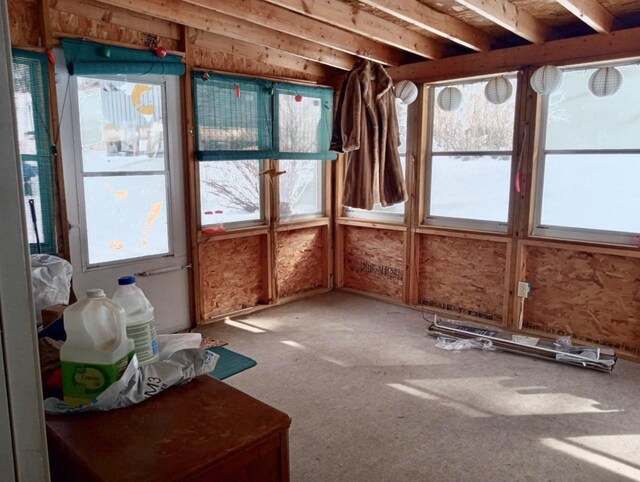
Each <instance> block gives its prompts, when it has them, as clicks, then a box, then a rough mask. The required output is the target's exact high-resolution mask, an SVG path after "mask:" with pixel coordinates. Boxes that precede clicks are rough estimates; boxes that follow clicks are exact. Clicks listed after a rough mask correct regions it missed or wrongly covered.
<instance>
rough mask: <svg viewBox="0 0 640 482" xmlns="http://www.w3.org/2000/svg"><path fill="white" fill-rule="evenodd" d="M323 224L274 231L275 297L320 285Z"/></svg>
mask: <svg viewBox="0 0 640 482" xmlns="http://www.w3.org/2000/svg"><path fill="white" fill-rule="evenodd" d="M323 229H326V228H323V227H314V228H306V229H298V230H292V231H283V232H279V233H277V238H276V250H277V251H276V276H277V279H278V296H279V297H280V298H285V297H287V296H291V295H295V294H298V293H302V292H304V291H309V290H312V289H314V288H320V287H322V273H323V270H325V268H326V267H325V266H323V265H322V248H323V246H322V231H323Z"/></svg>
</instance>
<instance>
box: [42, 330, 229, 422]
mask: <svg viewBox="0 0 640 482" xmlns="http://www.w3.org/2000/svg"><path fill="white" fill-rule="evenodd" d="M194 335H195V336H194ZM201 341H202V335H200V334H199V333H186V334H183V335H158V345H159V347H160V353H159V354H160V358H159V359H158V361H156V362H154V363H149V364H147V365H144V366H140V365H139V364H138V359H137V358H136V356H135V355H134V357H133V359H132V360H131V362H130V363H129V366H128V367H127V369H126V370H125V372H124V374H123V375H122V377H121V378H120V380H118V381H117V382H116V383H114V384H113V385H111V386H110V387H109V388H107V389H106V390H105V391H104V392H102V393H101V394H100V395H98V397H97V398H96V399H95V400H94V401H93V403H92V404H91V405H83V406H79V407H74V408H72V407H70V406H68V405H67V404H66V403H64V402H63V401H62V400H58V399H57V398H53V397H52V398H47V399H46V400H45V401H44V409H45V411H47V412H49V413H75V412H88V411H96V410H99V411H106V410H114V409H116V408H123V407H128V406H129V405H134V404H136V403H139V402H142V401H144V400H146V399H147V398H149V397H152V396H153V395H156V394H158V393H160V392H161V391H163V390H165V389H167V388H169V387H171V386H173V385H182V384H184V383H187V382H189V381H190V380H192V379H193V378H195V377H197V376H199V375H204V374H205V373H210V372H212V371H213V369H214V368H215V367H216V363H217V361H218V358H220V356H219V355H217V354H216V353H212V352H210V351H206V350H200V349H199V347H200V342H201Z"/></svg>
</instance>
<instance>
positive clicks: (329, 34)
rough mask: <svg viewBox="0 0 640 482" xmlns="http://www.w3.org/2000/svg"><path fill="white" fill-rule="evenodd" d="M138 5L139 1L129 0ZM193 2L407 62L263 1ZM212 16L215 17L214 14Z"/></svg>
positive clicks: (372, 56)
mask: <svg viewBox="0 0 640 482" xmlns="http://www.w3.org/2000/svg"><path fill="white" fill-rule="evenodd" d="M129 1H130V2H137V1H139V0H129ZM187 1H188V2H189V3H192V4H194V5H197V6H199V7H203V8H206V9H209V10H210V11H211V12H218V13H223V14H225V15H230V16H232V17H236V18H240V19H243V20H246V21H248V22H253V23H256V24H259V25H263V26H266V27H269V28H270V29H274V30H278V31H280V32H284V33H286V34H288V35H293V36H294V37H300V38H302V39H306V40H309V41H312V42H316V43H319V44H322V45H325V46H327V47H331V48H335V49H337V50H341V51H343V52H347V53H349V54H352V55H357V56H358V57H362V58H365V59H369V60H373V61H375V62H379V63H382V64H386V65H400V64H402V63H404V55H403V53H402V52H400V51H398V50H396V49H393V48H392V47H389V46H388V45H383V44H380V43H377V42H374V41H373V40H371V39H368V38H364V37H360V36H358V35H354V34H353V33H351V32H347V31H345V30H342V29H340V28H338V27H334V26H332V25H328V24H325V23H323V22H319V21H317V20H314V19H311V18H309V17H305V16H304V15H300V14H297V13H295V12H291V11H290V10H287V9H284V8H281V7H276V6H275V5H270V4H268V3H266V2H264V1H261V0H237V1H234V2H229V1H228V0H187ZM210 15H211V14H210Z"/></svg>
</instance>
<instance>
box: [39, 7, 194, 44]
mask: <svg viewBox="0 0 640 482" xmlns="http://www.w3.org/2000/svg"><path fill="white" fill-rule="evenodd" d="M51 8H52V9H54V10H58V11H60V12H67V13H72V14H74V15H78V16H80V17H85V18H89V19H92V20H98V21H100V22H105V23H113V24H115V25H118V26H119V27H126V28H129V29H132V30H137V31H138V32H147V33H152V34H155V35H159V36H161V37H167V38H170V39H174V40H180V39H181V38H182V32H181V28H180V25H178V24H177V23H174V22H169V21H167V20H162V19H159V18H157V17H155V16H153V17H152V16H149V15H144V14H140V13H134V14H133V15H132V14H131V11H130V10H124V9H121V8H117V7H113V6H109V5H106V4H104V3H100V2H96V1H94V0H53V1H52V2H51Z"/></svg>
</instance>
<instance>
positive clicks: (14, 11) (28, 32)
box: [7, 0, 43, 47]
mask: <svg viewBox="0 0 640 482" xmlns="http://www.w3.org/2000/svg"><path fill="white" fill-rule="evenodd" d="M7 8H8V10H9V29H10V30H11V45H13V46H14V47H16V46H17V47H42V46H43V45H42V42H41V38H42V35H41V29H40V8H39V6H38V3H37V2H35V1H30V0H8V2H7Z"/></svg>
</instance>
